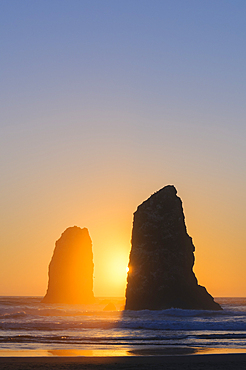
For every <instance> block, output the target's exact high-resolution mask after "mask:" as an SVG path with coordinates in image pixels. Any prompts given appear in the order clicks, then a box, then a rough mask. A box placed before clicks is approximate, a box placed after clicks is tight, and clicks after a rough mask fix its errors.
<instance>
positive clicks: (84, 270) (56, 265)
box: [42, 226, 94, 304]
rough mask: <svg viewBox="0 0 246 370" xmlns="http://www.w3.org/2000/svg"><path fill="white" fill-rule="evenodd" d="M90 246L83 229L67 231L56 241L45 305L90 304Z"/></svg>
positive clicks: (85, 231) (91, 294) (91, 292)
mask: <svg viewBox="0 0 246 370" xmlns="http://www.w3.org/2000/svg"><path fill="white" fill-rule="evenodd" d="M93 269H94V264H93V254H92V242H91V238H90V236H89V233H88V230H87V229H86V228H84V229H81V228H79V227H77V226H74V227H69V228H68V229H66V230H65V231H64V233H63V234H62V235H61V237H60V239H59V240H57V242H56V246H55V249H54V253H53V256H52V259H51V262H50V265H49V283H48V289H47V293H46V295H45V297H44V298H43V301H42V302H44V303H67V304H73V303H77V304H80V303H92V302H93V301H94V294H93Z"/></svg>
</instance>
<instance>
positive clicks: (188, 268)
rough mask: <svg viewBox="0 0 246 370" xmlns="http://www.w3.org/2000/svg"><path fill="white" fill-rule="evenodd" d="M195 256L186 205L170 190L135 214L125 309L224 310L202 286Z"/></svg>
mask: <svg viewBox="0 0 246 370" xmlns="http://www.w3.org/2000/svg"><path fill="white" fill-rule="evenodd" d="M194 250H195V247H194V245H193V242H192V238H191V237H190V236H189V235H188V234H187V230H186V226H185V218H184V213H183V208H182V201H181V199H180V198H179V197H178V196H177V190H176V189H175V187H174V186H171V185H168V186H165V187H164V188H163V189H161V190H159V191H158V192H156V193H155V194H153V195H152V196H151V197H150V198H149V199H147V200H146V201H145V202H143V203H142V204H141V205H140V206H139V207H138V209H137V211H136V212H135V213H134V221H133V230H132V248H131V252H130V260H129V272H128V277H127V288H126V306H125V309H127V310H143V309H149V310H161V309H167V308H172V307H173V308H183V309H202V310H221V307H220V305H219V304H218V303H216V302H215V301H214V299H213V297H212V296H211V295H210V294H209V293H208V292H207V290H206V289H205V288H204V287H203V286H200V285H198V283H197V279H196V276H195V274H194V272H193V265H194Z"/></svg>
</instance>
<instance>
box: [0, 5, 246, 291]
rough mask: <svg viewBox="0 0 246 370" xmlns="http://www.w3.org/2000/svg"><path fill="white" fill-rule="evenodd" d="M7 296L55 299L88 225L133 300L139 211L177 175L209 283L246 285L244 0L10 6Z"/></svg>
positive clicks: (4, 241)
mask: <svg viewBox="0 0 246 370" xmlns="http://www.w3.org/2000/svg"><path fill="white" fill-rule="evenodd" d="M0 9H1V12H0V20H1V21H0V30H1V35H2V40H1V103H0V104H1V113H0V125H1V136H0V151H1V155H0V166H1V193H0V200H1V207H0V210H1V241H0V253H1V258H0V280H1V287H0V295H40V296H44V294H45V291H46V287H47V279H48V264H49V262H50V259H51V256H52V252H53V249H54V245H55V241H56V240H58V239H59V237H60V235H61V234H62V232H63V231H64V230H65V229H67V228H68V227H70V226H74V225H76V226H79V227H81V228H84V227H86V228H88V230H89V233H90V236H91V239H92V248H93V255H94V264H95V270H94V275H95V278H94V294H95V296H123V295H124V291H125V281H126V280H125V279H126V266H127V264H128V255H129V251H130V247H131V245H130V240H131V230H132V217H133V212H135V211H136V208H137V206H138V205H139V204H141V203H142V202H143V201H144V200H146V199H147V198H148V197H149V196H150V195H151V194H153V193H154V192H156V191H157V190H159V189H160V188H162V187H164V186H165V185H168V184H172V185H174V186H175V187H176V188H177V191H178V196H179V197H180V198H181V199H182V201H183V206H184V214H185V217H186V225H187V228H188V233H189V235H190V236H191V237H192V238H193V242H194V245H195V247H196V251H195V258H196V260H195V266H194V270H195V273H196V276H197V278H198V282H199V284H200V285H204V286H205V287H206V288H207V290H208V291H209V293H211V294H212V295H213V296H215V297H218V296H246V279H245V261H246V249H245V239H246V235H245V226H244V221H245V209H246V197H245V188H246V174H245V157H246V148H245V133H246V132H245V131H246V126H245V117H246V107H245V98H246V91H245V86H246V83H245V82H246V81H245V79H246V75H245V64H246V53H245V38H246V24H245V14H246V4H245V2H244V1H241V0H236V1H228V0H226V1H220V0H215V1H210V0H209V1H206V2H195V1H191V0H187V1H186V2H183V1H181V0H174V1H169V0H168V1H165V2H162V1H158V0H153V1H151V2H150V1H145V0H141V1H138V0H136V1H129V0H126V1H124V2H116V1H113V0H107V1H99V0H90V1H87V0H84V1H83V2H81V1H77V0H74V1H73V2H67V1H65V0H59V1H58V0H52V1H47V0H43V1H42V2H41V1H40V2H37V1H36V2H29V1H27V0H23V1H21V2H19V1H15V0H9V1H3V2H2V3H1V5H0Z"/></svg>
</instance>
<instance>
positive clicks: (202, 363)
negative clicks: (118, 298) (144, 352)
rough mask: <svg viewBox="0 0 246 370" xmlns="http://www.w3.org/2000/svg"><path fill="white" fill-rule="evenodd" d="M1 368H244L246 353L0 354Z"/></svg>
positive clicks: (132, 369)
mask: <svg viewBox="0 0 246 370" xmlns="http://www.w3.org/2000/svg"><path fill="white" fill-rule="evenodd" d="M0 367H1V369H2V370H24V369H25V370H31V369H47V370H48V369H58V370H59V369H60V370H77V369H90V370H96V369H100V370H116V369H120V370H124V369H131V370H139V369H143V370H147V369H155V370H161V369H165V370H180V369H182V370H235V369H237V370H238V369H239V370H243V369H244V370H245V368H246V354H245V353H241V354H239V353H238V354H229V353H228V354H198V355H197V354H195V355H176V356H173V355H172V356H171V355H166V356H124V357H122V356H120V357H89V356H88V357H86V356H84V357H83V356H81V357H0Z"/></svg>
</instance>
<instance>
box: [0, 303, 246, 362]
mask: <svg viewBox="0 0 246 370" xmlns="http://www.w3.org/2000/svg"><path fill="white" fill-rule="evenodd" d="M109 301H110V302H111V303H113V304H114V305H115V308H116V310H114V311H107V310H105V309H106V306H107V304H108V303H109ZM216 301H217V302H218V303H220V304H221V306H222V308H223V311H203V310H182V309H174V308H172V309H167V310H161V311H150V310H142V311H124V310H123V307H124V300H123V299H120V298H110V299H103V298H100V299H99V298H98V299H97V301H96V303H95V304H93V305H65V304H44V303H41V298H40V297H0V356H24V355H28V356H32V355H33V356H34V355H35V356H38V355H42V356H54V355H55V356H59V355H63V356H64V355H68V356H77V355H81V356H95V355H96V356H97V355H100V356H102V355H140V354H145V355H155V354H184V353H187V354H188V353H197V351H198V352H199V351H200V352H201V351H203V352H205V353H206V352H209V351H210V353H211V352H212V351H213V352H217V353H219V352H223V351H224V352H233V351H237V352H244V351H246V298H217V299H216Z"/></svg>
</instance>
